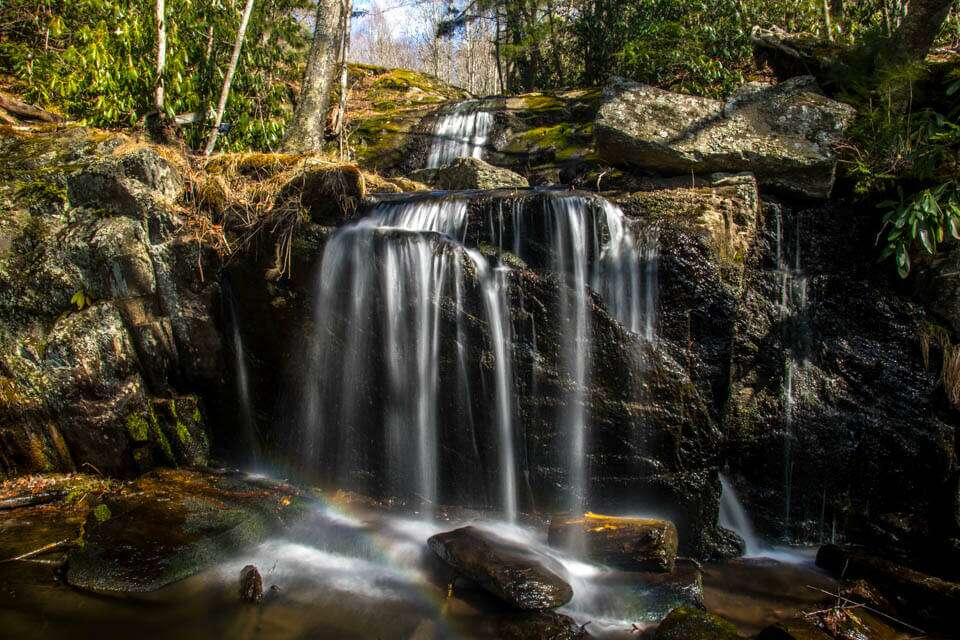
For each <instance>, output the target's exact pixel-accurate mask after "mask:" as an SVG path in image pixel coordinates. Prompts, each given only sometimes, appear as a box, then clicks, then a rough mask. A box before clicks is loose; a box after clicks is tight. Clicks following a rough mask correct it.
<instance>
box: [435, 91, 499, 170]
mask: <svg viewBox="0 0 960 640" xmlns="http://www.w3.org/2000/svg"><path fill="white" fill-rule="evenodd" d="M492 130H493V113H492V112H491V111H489V110H487V109H486V104H485V103H484V102H483V101H482V100H466V101H464V102H458V103H457V104H455V105H453V107H451V108H449V109H447V110H446V112H445V113H444V114H443V115H441V116H440V118H439V119H438V120H437V124H436V127H434V131H433V136H434V138H433V144H432V146H431V147H430V155H429V157H428V158H427V168H428V169H437V168H439V167H443V166H446V165H448V164H450V163H451V162H453V161H454V160H456V159H457V158H478V159H480V158H482V157H483V147H484V145H486V144H487V138H488V137H489V136H490V132H491V131H492Z"/></svg>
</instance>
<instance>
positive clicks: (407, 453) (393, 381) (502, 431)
mask: <svg viewBox="0 0 960 640" xmlns="http://www.w3.org/2000/svg"><path fill="white" fill-rule="evenodd" d="M466 208H467V202H466V200H464V199H458V198H440V199H428V200H422V201H416V202H401V203H396V204H394V203H385V204H382V205H380V206H378V207H377V208H376V209H375V210H374V211H373V213H372V214H371V215H370V216H369V217H367V218H365V219H363V220H361V221H360V222H358V223H356V224H354V225H351V226H349V227H346V228H344V229H342V230H340V231H339V232H338V233H337V234H335V235H334V237H333V238H332V239H331V240H330V242H329V243H328V246H327V248H326V250H325V253H324V258H323V262H322V264H321V268H320V284H319V288H320V293H319V296H318V301H317V308H316V317H317V327H318V335H317V337H316V347H315V348H316V352H315V353H314V354H312V356H311V358H310V369H311V370H310V372H309V375H308V382H307V388H306V392H305V398H304V400H305V411H304V418H303V419H304V429H303V431H304V435H305V439H304V440H305V441H304V449H303V453H304V455H305V456H306V463H307V464H308V466H311V467H313V466H314V465H316V464H317V462H322V463H323V464H326V465H330V466H331V467H332V468H333V469H335V477H334V478H332V479H334V480H336V482H337V485H338V486H341V487H347V488H354V489H366V490H371V489H374V488H375V487H373V486H371V479H374V478H377V477H378V476H379V475H381V474H380V473H378V472H379V470H381V469H383V470H384V471H385V473H384V474H382V475H384V476H385V483H384V486H382V487H380V488H381V489H382V491H383V492H384V493H386V494H387V495H391V496H406V497H409V498H414V499H417V500H419V502H420V503H421V507H422V509H423V510H424V511H425V512H427V513H429V512H430V511H431V510H432V509H433V507H434V506H435V505H436V504H437V501H438V496H439V493H438V475H439V469H438V441H439V439H440V438H439V436H440V434H439V433H438V430H437V424H438V412H439V404H440V403H439V400H440V397H439V394H440V377H441V370H440V369H441V365H440V352H441V348H442V345H441V333H442V331H441V322H440V318H441V312H442V306H443V302H444V301H445V299H446V298H447V297H450V296H452V297H453V298H454V299H455V300H456V305H457V308H456V314H457V336H456V339H457V348H456V356H455V357H456V359H457V367H456V370H457V372H458V375H459V378H460V380H459V385H458V387H459V393H460V395H461V398H462V400H463V401H464V404H463V407H465V411H464V413H466V414H467V415H469V416H470V422H471V423H472V421H473V416H472V411H471V408H472V407H474V406H476V405H477V404H478V403H477V402H476V401H475V399H474V398H473V392H472V389H471V388H470V383H469V379H470V376H469V374H468V369H469V368H470V366H471V363H469V362H467V349H466V333H465V331H464V325H463V315H464V309H463V302H464V300H465V297H466V296H465V290H466V276H467V273H466V272H467V267H469V268H470V269H471V270H472V271H473V274H474V277H475V281H476V286H477V287H478V288H479V290H480V294H481V295H480V298H481V300H482V306H483V308H484V310H485V316H486V320H487V326H488V328H489V329H488V332H487V336H486V339H487V340H488V342H489V344H490V345H491V350H492V351H493V354H494V357H493V363H492V366H493V374H494V379H495V385H494V386H495V394H494V403H495V405H496V412H495V416H494V420H495V422H496V424H497V426H498V429H497V432H498V434H499V438H500V441H499V443H498V451H499V456H500V460H499V465H498V466H499V484H500V491H499V501H500V504H499V506H500V508H501V509H502V510H503V513H504V514H505V516H506V517H507V518H508V519H514V518H515V517H516V513H517V497H516V496H517V488H516V469H515V463H514V453H513V447H514V443H513V413H514V412H513V404H514V399H513V394H512V390H513V384H512V375H513V374H512V366H511V357H512V353H511V350H510V347H509V326H508V323H507V321H506V313H507V311H506V310H507V301H506V295H507V287H506V283H505V280H504V279H503V278H502V277H501V276H500V275H499V274H498V273H497V272H496V271H495V270H492V269H490V268H489V267H488V266H487V263H486V261H485V259H484V258H483V257H482V256H481V255H480V254H479V253H477V252H476V251H473V250H469V249H467V248H465V247H464V246H463V244H462V243H461V242H460V241H459V240H455V239H454V238H462V237H463V235H464V233H465V232H466V222H467V217H466ZM365 424H373V425H377V424H382V425H384V426H383V430H382V432H380V433H377V432H376V430H374V431H373V433H370V432H369V430H364V429H361V428H359V426H360V425H365ZM468 427H469V428H472V427H473V425H472V424H470V425H468ZM365 431H366V433H365ZM411 432H412V433H411ZM365 436H366V438H365ZM371 437H372V442H363V441H362V440H363V439H368V440H369V439H370V438H371ZM465 439H466V440H467V441H468V442H469V441H472V442H473V443H474V446H476V445H475V433H474V432H471V433H469V434H468V436H467V437H466V438H465Z"/></svg>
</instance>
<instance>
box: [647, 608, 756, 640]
mask: <svg viewBox="0 0 960 640" xmlns="http://www.w3.org/2000/svg"><path fill="white" fill-rule="evenodd" d="M740 638H741V636H740V634H738V633H737V628H736V627H734V626H733V625H732V624H731V623H729V622H727V621H726V620H724V619H723V618H721V617H719V616H715V615H713V614H712V613H709V612H707V611H701V610H700V609H694V608H692V607H677V608H676V609H674V610H673V611H671V612H670V613H669V615H667V617H666V618H664V619H663V622H661V623H660V626H659V627H657V633H656V635H654V640H740Z"/></svg>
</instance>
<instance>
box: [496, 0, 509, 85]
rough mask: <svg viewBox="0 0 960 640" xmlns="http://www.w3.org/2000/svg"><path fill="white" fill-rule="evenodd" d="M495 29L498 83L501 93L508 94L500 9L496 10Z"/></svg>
mask: <svg viewBox="0 0 960 640" xmlns="http://www.w3.org/2000/svg"><path fill="white" fill-rule="evenodd" d="M495 29H496V32H495V33H494V36H493V51H494V57H495V58H496V59H497V82H498V83H499V85H500V93H506V92H507V88H506V84H505V83H504V81H503V57H502V55H501V53H500V38H501V32H500V8H499V7H497V9H496V27H495Z"/></svg>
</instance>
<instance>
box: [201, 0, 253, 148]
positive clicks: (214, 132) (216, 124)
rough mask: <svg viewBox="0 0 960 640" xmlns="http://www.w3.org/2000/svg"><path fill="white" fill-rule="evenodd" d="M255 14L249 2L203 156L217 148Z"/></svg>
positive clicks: (241, 21) (250, 0) (251, 2)
mask: <svg viewBox="0 0 960 640" xmlns="http://www.w3.org/2000/svg"><path fill="white" fill-rule="evenodd" d="M251 13H253V0H247V4H246V6H245V7H244V8H243V16H242V17H241V18H240V28H239V29H238V30H237V39H236V40H235V41H234V43H233V53H232V54H231V55H230V66H228V67H227V74H226V75H225V76H224V77H223V87H222V88H221V89H220V102H219V103H218V104H217V113H216V117H215V118H214V121H213V127H212V128H211V129H210V135H209V137H208V138H207V147H206V149H204V150H203V155H205V156H208V155H210V154H211V153H213V150H214V148H215V147H216V146H217V136H218V135H220V124H221V123H222V122H223V112H224V110H225V109H226V108H227V98H229V97H230V85H231V84H233V74H235V73H236V72H237V62H238V61H239V60H240V50H241V49H242V48H243V39H244V38H245V37H246V35H247V24H249V22H250V14H251Z"/></svg>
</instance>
